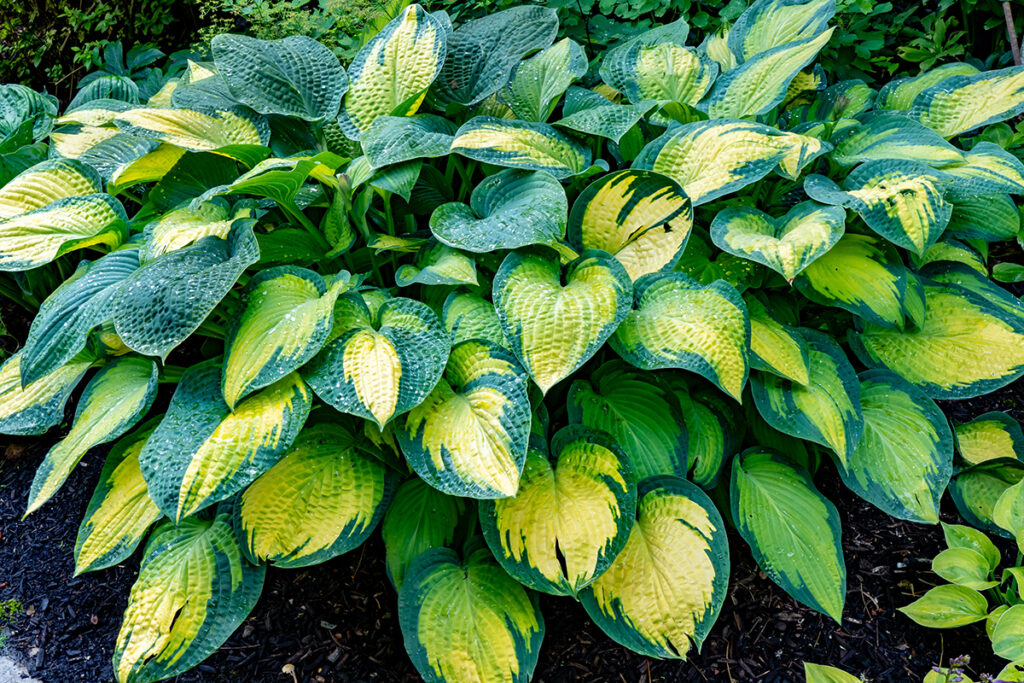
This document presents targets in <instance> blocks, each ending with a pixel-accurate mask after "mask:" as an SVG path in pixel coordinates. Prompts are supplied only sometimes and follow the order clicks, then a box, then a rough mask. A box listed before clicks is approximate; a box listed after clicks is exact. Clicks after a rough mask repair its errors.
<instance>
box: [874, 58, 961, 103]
mask: <svg viewBox="0 0 1024 683" xmlns="http://www.w3.org/2000/svg"><path fill="white" fill-rule="evenodd" d="M976 73H978V68H977V67H976V66H973V65H971V64H967V63H966V62H950V63H949V64H943V65H941V66H937V67H935V68H934V69H929V70H928V71H926V72H924V73H923V74H921V75H920V76H915V77H913V78H894V79H893V80H891V81H889V82H888V83H886V84H885V85H883V86H882V89H881V90H879V91H878V100H877V105H878V108H879V109H895V110H899V111H909V110H910V108H911V106H912V105H913V104H914V100H916V99H917V96H918V95H920V94H921V93H922V92H924V91H925V90H928V89H929V88H931V87H933V86H936V85H938V84H939V83H942V82H943V81H945V80H946V79H949V78H952V77H953V76H960V75H964V76H971V75H974V74H976Z"/></svg>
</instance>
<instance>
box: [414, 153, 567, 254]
mask: <svg viewBox="0 0 1024 683" xmlns="http://www.w3.org/2000/svg"><path fill="white" fill-rule="evenodd" d="M568 210H569V203H568V201H567V200H566V198H565V190H564V189H562V184H561V183H559V182H558V180H556V179H555V177H554V176H552V175H551V174H550V173H548V172H546V171H534V172H530V171H522V170H518V169H511V168H510V169H507V170H504V171H501V172H499V173H496V174H494V175H491V176H488V177H486V178H484V180H483V182H481V183H480V184H479V185H477V186H476V187H475V188H473V194H472V195H471V196H470V199H469V205H466V204H463V203H461V202H451V203H448V204H442V205H441V206H439V207H437V209H435V210H434V212H433V213H432V214H431V215H430V230H431V232H432V233H434V236H435V237H436V238H437V239H438V240H439V241H441V242H443V243H444V244H447V245H448V246H450V247H455V248H456V249H464V250H466V251H471V252H475V253H486V252H490V251H497V250H498V249H518V248H520V247H525V246H527V245H530V244H551V243H554V242H557V241H558V240H560V239H562V237H563V236H564V235H565V222H566V218H565V216H566V212H567V211H568Z"/></svg>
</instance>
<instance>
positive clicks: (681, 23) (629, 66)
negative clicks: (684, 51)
mask: <svg viewBox="0 0 1024 683" xmlns="http://www.w3.org/2000/svg"><path fill="white" fill-rule="evenodd" d="M689 33H690V26H689V25H688V24H687V23H686V20H685V19H682V18H680V19H677V20H676V21H674V22H672V23H671V24H662V25H661V26H656V27H655V28H652V29H650V30H648V31H645V32H643V33H640V34H639V35H636V36H634V37H632V38H630V39H628V40H626V41H623V42H622V43H619V44H618V45H616V46H615V47H613V48H611V49H610V50H608V51H607V52H606V53H605V54H604V56H603V58H602V60H601V70H600V74H601V80H603V81H604V82H605V83H607V84H608V85H609V86H611V87H612V88H614V89H615V90H616V91H617V92H621V93H625V94H627V95H628V94H630V92H631V91H632V92H633V93H634V94H635V93H636V91H637V90H638V87H637V80H638V75H637V62H638V61H639V54H640V50H641V49H643V48H656V47H657V46H659V45H671V46H675V47H680V48H681V47H684V46H685V45H686V38H687V36H688V35H689ZM663 87H666V88H668V87H672V86H671V85H670V84H668V83H665V84H664V85H663ZM640 99H641V100H642V99H644V98H643V97H640ZM698 99H699V98H698Z"/></svg>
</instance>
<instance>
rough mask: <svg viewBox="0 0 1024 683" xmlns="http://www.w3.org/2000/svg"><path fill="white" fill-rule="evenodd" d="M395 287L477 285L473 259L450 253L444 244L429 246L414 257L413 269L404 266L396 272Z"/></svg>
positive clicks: (409, 265) (453, 251) (431, 244)
mask: <svg viewBox="0 0 1024 683" xmlns="http://www.w3.org/2000/svg"><path fill="white" fill-rule="evenodd" d="M395 284H397V285H398V286H399V287H408V286H410V285H416V284H419V285H471V286H473V285H477V284H479V283H478V282H477V275H476V262H475V261H474V260H473V257H471V256H467V255H466V254H463V253H462V252H461V251H457V250H455V249H452V248H451V247H449V246H448V245H447V244H439V243H436V242H432V243H429V244H427V245H426V246H425V247H423V248H422V249H421V250H420V252H419V254H418V255H417V257H416V265H412V264H409V263H407V264H405V265H403V266H401V267H399V269H398V270H397V271H395Z"/></svg>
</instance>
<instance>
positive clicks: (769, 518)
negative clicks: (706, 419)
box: [729, 379, 856, 622]
mask: <svg viewBox="0 0 1024 683" xmlns="http://www.w3.org/2000/svg"><path fill="white" fill-rule="evenodd" d="M854 382H855V383H856V379H854ZM729 499H730V503H731V506H732V518H733V520H735V522H736V530H737V531H739V532H740V536H742V537H743V540H745V541H746V542H747V544H748V545H749V546H750V550H751V552H752V553H753V555H754V559H755V560H757V564H758V565H760V567H761V569H763V570H764V572H765V573H766V574H768V576H770V577H771V579H772V581H774V582H775V583H776V584H778V585H779V587H780V588H782V589H783V590H784V591H786V592H787V593H789V594H790V595H791V596H793V598H794V599H796V600H797V601H798V602H801V603H803V604H805V605H807V606H808V607H810V608H812V609H814V610H817V611H819V612H821V613H822V614H826V615H828V616H830V617H832V618H833V619H835V620H836V622H839V621H840V620H841V619H842V614H843V603H844V602H845V599H846V563H845V561H844V560H843V546H842V543H841V541H840V535H841V528H840V524H839V513H838V512H837V511H836V508H835V506H834V505H832V503H831V502H829V500H828V499H827V498H825V497H824V496H823V495H821V493H820V492H819V491H818V489H816V488H815V487H814V482H813V481H812V480H811V476H810V475H809V474H808V473H807V471H806V470H804V469H803V468H798V467H795V466H794V465H792V464H790V462H789V461H787V460H785V459H783V458H782V457H780V456H776V455H772V454H770V453H768V452H765V451H759V450H757V449H751V450H750V451H747V452H746V453H744V454H743V455H742V456H740V457H737V458H736V459H734V460H733V462H732V483H731V486H730V491H729Z"/></svg>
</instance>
